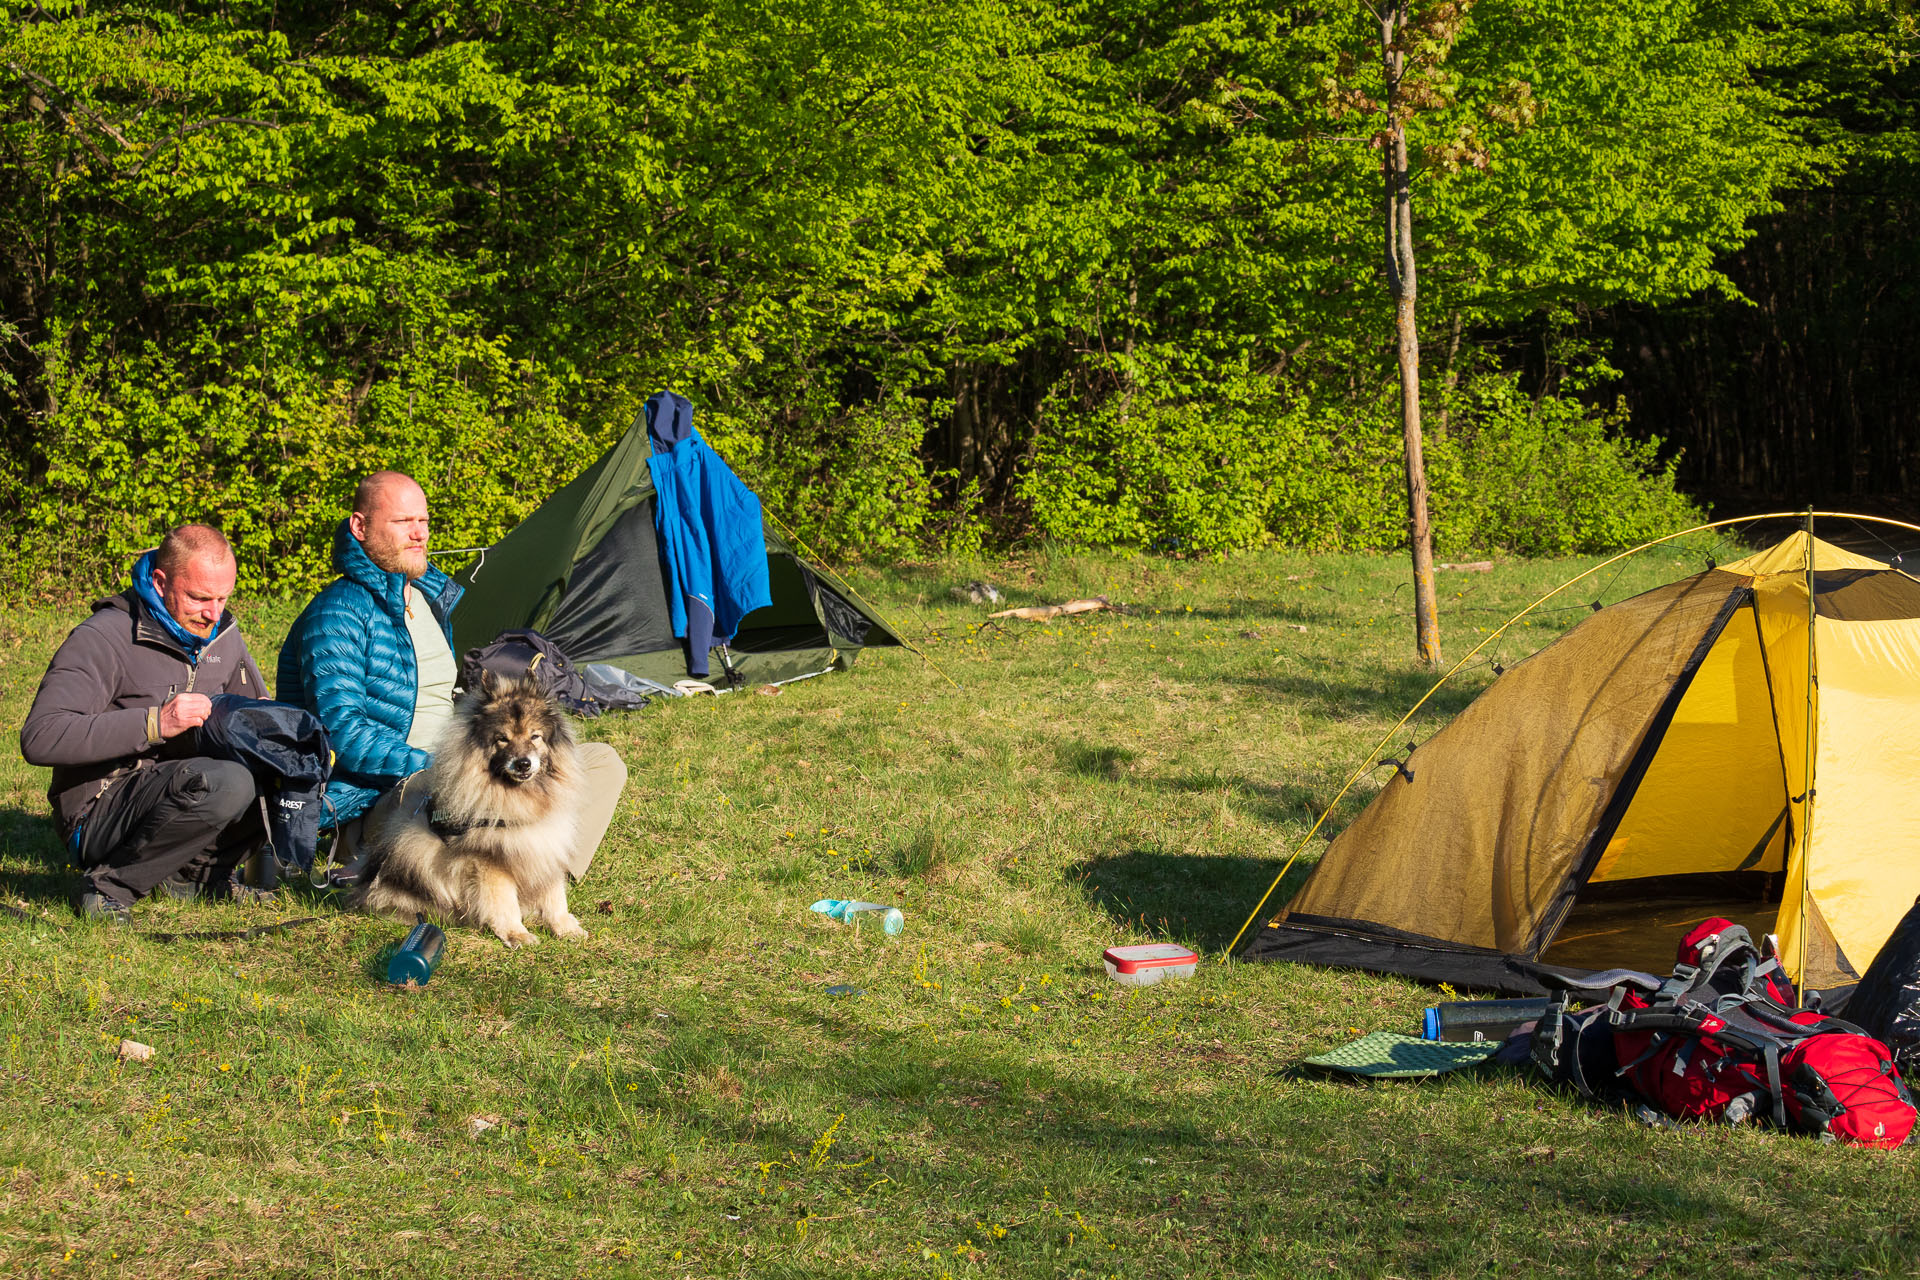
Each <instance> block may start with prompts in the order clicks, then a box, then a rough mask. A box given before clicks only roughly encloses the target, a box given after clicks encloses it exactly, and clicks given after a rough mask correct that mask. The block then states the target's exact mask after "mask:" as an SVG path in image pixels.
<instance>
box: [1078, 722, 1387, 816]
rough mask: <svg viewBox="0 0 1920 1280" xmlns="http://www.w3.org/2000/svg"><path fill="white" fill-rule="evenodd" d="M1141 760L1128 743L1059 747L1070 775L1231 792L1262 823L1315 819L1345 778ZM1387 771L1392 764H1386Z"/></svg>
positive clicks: (1358, 805) (1353, 803) (1353, 804)
mask: <svg viewBox="0 0 1920 1280" xmlns="http://www.w3.org/2000/svg"><path fill="white" fill-rule="evenodd" d="M1138 759H1139V756H1138V754H1137V753H1136V752H1133V751H1130V750H1128V749H1127V748H1125V747H1116V746H1106V745H1102V744H1098V743H1090V742H1070V743H1065V744H1063V745H1062V746H1061V747H1060V749H1059V761H1060V767H1061V769H1063V770H1064V771H1065V772H1067V773H1071V774H1076V775H1078V776H1080V777H1083V778H1092V779H1094V780H1095V781H1099V782H1112V783H1116V784H1124V785H1127V786H1132V787H1144V788H1149V789H1152V790H1155V791H1171V792H1176V793H1179V794H1181V795H1220V794H1222V793H1225V794H1226V795H1228V796H1231V797H1232V798H1233V801H1234V803H1235V805H1236V807H1237V808H1239V809H1241V810H1242V811H1244V812H1246V813H1249V814H1250V815H1252V816H1253V817H1256V818H1258V819H1260V820H1261V821H1262V822H1267V823H1271V824H1273V825H1275V826H1279V825H1283V824H1287V823H1311V822H1312V821H1314V819H1316V818H1317V817H1319V816H1320V813H1321V810H1322V809H1323V808H1324V807H1325V805H1326V802H1327V799H1328V798H1329V797H1331V796H1332V795H1333V793H1334V792H1335V791H1337V790H1338V789H1339V784H1340V782H1341V781H1343V779H1341V778H1336V777H1327V778H1321V779H1319V780H1318V781H1317V782H1316V783H1314V784H1307V783H1298V782H1285V783H1273V782H1262V781H1259V780H1257V779H1254V778H1249V777H1247V776H1245V775H1244V774H1238V773H1230V772H1227V771H1225V770H1221V769H1217V768H1216V769H1208V770H1195V769H1189V770H1186V771H1184V772H1180V773H1174V774H1170V775H1167V776H1161V777H1155V776H1151V775H1147V774H1142V773H1139V772H1136V771H1135V768H1134V766H1135V762H1136V761H1137V760H1138ZM1377 767H1379V768H1381V769H1385V768H1388V767H1390V766H1389V765H1387V764H1385V763H1382V764H1380V765H1379V766H1377ZM1372 798H1373V796H1372V793H1371V792H1370V791H1368V792H1365V793H1363V794H1360V795H1357V796H1356V795H1349V796H1348V797H1347V798H1346V799H1345V800H1343V801H1342V803H1341V806H1340V809H1339V810H1338V811H1337V812H1336V813H1335V814H1334V815H1333V817H1331V818H1329V819H1328V821H1327V825H1326V826H1325V827H1323V828H1322V830H1323V831H1324V832H1325V834H1326V835H1327V836H1328V837H1329V838H1331V837H1332V836H1333V835H1335V834H1338V832H1339V830H1340V829H1341V828H1342V827H1344V826H1345V825H1346V824H1347V822H1349V821H1351V820H1352V818H1353V816H1354V815H1355V814H1357V813H1359V812H1360V810H1361V809H1362V808H1364V807H1365V806H1366V805H1367V803H1368V802H1370V801H1371V800H1372Z"/></svg>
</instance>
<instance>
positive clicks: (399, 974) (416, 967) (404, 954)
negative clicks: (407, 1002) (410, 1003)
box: [387, 951, 433, 987]
mask: <svg viewBox="0 0 1920 1280" xmlns="http://www.w3.org/2000/svg"><path fill="white" fill-rule="evenodd" d="M432 976H433V966H432V965H430V964H428V963H427V958H426V957H425V956H423V955H421V954H420V953H419V952H418V951H396V952H394V953H393V959H391V960H389V961H387V981H388V982H391V983H392V984H393V985H394V986H396V987H404V986H406V985H407V983H408V982H409V981H411V982H413V983H416V984H417V985H419V986H423V987H424V986H426V985H427V979H429V978H431V977H432Z"/></svg>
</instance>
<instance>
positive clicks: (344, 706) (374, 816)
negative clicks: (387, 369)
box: [278, 471, 627, 879]
mask: <svg viewBox="0 0 1920 1280" xmlns="http://www.w3.org/2000/svg"><path fill="white" fill-rule="evenodd" d="M430 531H431V519H430V517H429V515H428V511H427V495H426V492H425V490H423V489H421V487H420V486H419V485H418V484H416V483H415V482H414V481H413V479H412V478H411V477H409V476H405V475H402V474H401V473H400V472H398V471H377V472H375V473H374V474H372V475H370V476H368V477H367V478H366V479H365V480H362V481H361V482H360V485H359V487H358V488H357V489H355V490H354V494H353V512H352V514H350V515H349V516H348V517H347V518H346V520H345V521H343V522H342V523H341V525H340V527H339V528H338V529H337V530H335V531H334V535H333V567H334V569H335V571H336V572H338V573H339V574H340V577H339V578H337V579H335V580H334V581H333V582H332V583H330V584H328V585H327V586H326V587H325V588H323V589H322V590H321V592H320V594H319V595H317V596H315V597H314V598H313V600H312V601H311V602H310V603H309V604H308V605H307V607H306V609H305V610H304V611H303V612H302V613H301V614H300V617H299V619H298V620H297V621H296V622H295V623H294V624H293V630H292V631H291V632H290V633H289V634H288V636H287V642H286V645H285V646H284V647H283V648H282V649H281V650H280V678H279V683H278V694H279V697H280V700H281V701H282V702H291V703H293V704H295V705H296V706H301V707H305V708H306V709H307V710H308V711H311V712H312V713H313V714H314V715H315V716H316V717H317V718H318V719H319V720H320V723H321V724H323V725H325V726H326V729H327V736H328V738H329V739H330V740H331V742H332V744H333V751H334V762H333V779H332V781H331V782H329V783H328V784H327V800H328V802H329V804H330V805H331V807H332V822H333V824H334V828H335V831H336V836H335V841H334V849H333V857H334V860H335V861H337V862H340V863H343V864H346V866H347V867H348V868H349V869H350V870H352V869H354V868H355V867H356V866H357V864H359V863H360V862H361V861H363V859H364V855H365V854H366V853H367V852H369V851H370V850H371V849H372V847H373V846H374V845H376V844H378V842H379V840H380V838H381V835H382V832H383V830H384V828H385V827H386V824H387V823H388V822H390V821H392V820H393V819H394V817H395V816H396V815H400V816H404V815H405V814H406V813H407V812H409V810H407V809H404V808H403V807H402V806H403V805H405V804H406V803H407V802H408V801H412V802H413V803H415V804H419V803H424V802H425V800H426V799H428V797H426V796H423V795H418V794H415V793H416V792H418V790H419V788H418V787H417V786H415V787H413V788H411V789H409V786H408V780H409V779H410V778H412V777H413V775H415V774H417V773H419V772H420V771H421V770H423V769H425V768H426V767H427V766H428V765H429V764H431V763H432V761H433V749H434V747H435V745H436V744H437V743H438V741H439V738H440V735H441V734H442V733H443V732H444V731H445V729H446V727H447V725H448V723H449V722H450V721H451V720H452V719H453V686H454V680H455V677H456V675H457V674H458V671H459V667H458V664H457V663H456V662H455V661H454V656H453V623H452V617H453V610H454V606H455V605H457V604H458V603H459V602H460V596H461V588H460V587H459V586H458V585H456V584H455V583H454V581H453V579H451V578H449V577H448V576H447V575H446V574H445V573H443V572H441V571H440V570H439V569H436V568H434V567H433V565H432V563H431V562H430V561H429V559H428V557H427V545H428V541H429V534H430ZM580 762H581V766H582V772H583V774H584V775H585V778H584V785H585V789H586V792H587V796H588V800H587V804H586V807H585V808H584V810H583V811H582V813H581V815H580V834H579V842H578V847H577V848H576V850H575V852H574V856H573V858H572V860H571V865H570V870H571V871H572V873H573V875H574V878H575V879H578V878H579V877H580V876H581V875H582V874H584V873H585V872H586V869H587V866H588V864H589V863H590V862H591V861H592V859H593V855H594V851H595V850H596V849H597V848H598V847H599V844H600V839H601V837H602V836H603V835H604V834H605V832H606V829H607V825H608V824H609V823H610V822H611V821H612V819H613V812H614V809H615V807H616V806H617V805H618V803H619V799H620V792H621V790H622V788H623V787H624V786H625V785H626V780H627V770H626V766H625V765H624V764H623V763H622V762H621V760H620V756H619V753H617V752H616V751H614V749H613V748H612V747H609V746H607V745H606V744H604V743H596V742H590V743H582V744H581V751H580Z"/></svg>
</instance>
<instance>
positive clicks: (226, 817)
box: [168, 760, 257, 831]
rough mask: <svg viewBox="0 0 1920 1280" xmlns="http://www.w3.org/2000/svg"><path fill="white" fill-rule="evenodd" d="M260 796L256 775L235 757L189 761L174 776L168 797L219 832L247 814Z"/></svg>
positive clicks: (209, 827)
mask: <svg viewBox="0 0 1920 1280" xmlns="http://www.w3.org/2000/svg"><path fill="white" fill-rule="evenodd" d="M256 797H257V793H256V792H255V790H254V785H253V774H252V773H250V772H248V770H247V767H246V766H245V765H243V764H236V763H234V762H233V761H231V760H189V761H187V762H186V764H185V767H184V768H182V769H181V770H180V772H179V773H178V774H176V775H175V776H174V779H173V785H172V786H171V787H169V788H168V799H169V800H170V801H171V802H172V803H173V804H174V805H175V806H176V807H178V808H179V809H180V811H181V812H183V813H190V814H192V815H194V816H195V817H197V818H198V819H200V821H202V822H204V823H205V824H206V826H207V829H208V830H210V831H218V830H220V829H222V828H224V827H226V826H229V825H230V824H232V823H233V822H234V821H235V820H236V819H238V818H240V817H242V816H244V815H245V814H246V812H247V811H248V810H249V809H251V808H252V807H253V802H254V800H255V799H256Z"/></svg>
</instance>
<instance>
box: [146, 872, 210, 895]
mask: <svg viewBox="0 0 1920 1280" xmlns="http://www.w3.org/2000/svg"><path fill="white" fill-rule="evenodd" d="M156 888H157V890H158V891H159V892H161V893H164V894H166V895H167V896H168V897H169V898H172V899H174V900H175V901H177V902H192V901H193V900H194V899H195V898H198V897H200V896H201V895H202V894H204V893H205V892H206V889H207V886H205V885H203V884H201V883H200V882H199V881H198V880H189V879H187V878H186V877H185V876H183V875H181V874H180V873H179V872H177V871H176V872H175V873H174V874H172V875H170V876H168V877H167V878H166V879H165V880H162V881H161V882H160V883H159V885H157V886H156Z"/></svg>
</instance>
